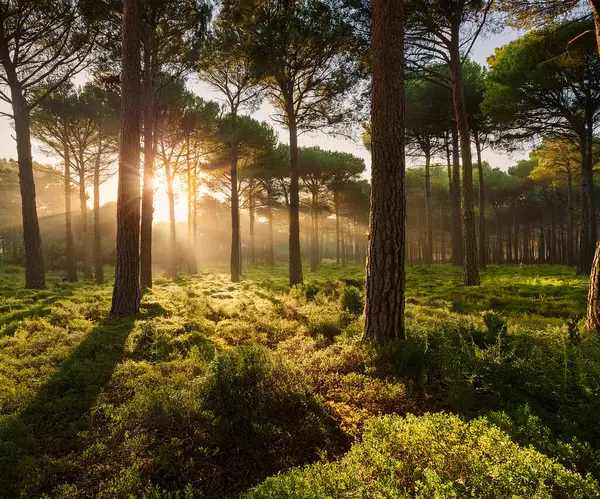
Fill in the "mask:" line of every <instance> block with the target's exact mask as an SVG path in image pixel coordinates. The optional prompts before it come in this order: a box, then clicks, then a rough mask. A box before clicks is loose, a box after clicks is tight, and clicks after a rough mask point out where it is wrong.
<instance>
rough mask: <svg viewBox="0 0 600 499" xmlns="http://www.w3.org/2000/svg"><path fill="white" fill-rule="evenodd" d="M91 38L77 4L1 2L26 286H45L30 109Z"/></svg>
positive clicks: (80, 60)
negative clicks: (15, 147)
mask: <svg viewBox="0 0 600 499" xmlns="http://www.w3.org/2000/svg"><path fill="white" fill-rule="evenodd" d="M93 39H94V37H93V35H92V34H91V33H90V31H89V30H88V29H87V28H86V26H85V23H84V22H83V18H82V16H81V14H80V12H79V10H78V4H77V3H73V2H69V1H64V0H48V1H29V2H17V1H6V2H2V4H1V5H0V64H1V71H0V85H2V86H3V87H4V88H5V89H7V90H0V99H2V100H3V101H5V102H7V103H9V104H10V105H11V108H12V113H10V114H9V115H8V116H9V117H10V118H12V120H13V123H14V127H15V138H16V142H17V157H18V163H19V185H20V188H21V201H22V202H21V211H22V216H23V241H24V249H25V287H26V288H44V287H45V286H46V277H45V273H44V261H43V257H42V244H41V237H40V228H39V222H38V216H37V208H36V201H35V198H36V193H35V183H34V178H33V162H32V158H31V132H30V112H31V110H32V109H34V108H35V107H36V106H37V105H38V104H39V103H40V102H42V101H43V100H44V99H45V98H46V97H47V96H48V95H50V94H51V93H52V92H53V91H54V90H55V89H56V88H58V87H59V86H60V85H61V84H62V83H64V82H65V81H66V80H68V79H69V78H70V77H71V76H72V75H74V74H75V73H77V72H78V71H81V70H82V69H83V68H84V67H85V64H86V61H87V56H88V54H89V52H90V50H91V47H92V42H93Z"/></svg>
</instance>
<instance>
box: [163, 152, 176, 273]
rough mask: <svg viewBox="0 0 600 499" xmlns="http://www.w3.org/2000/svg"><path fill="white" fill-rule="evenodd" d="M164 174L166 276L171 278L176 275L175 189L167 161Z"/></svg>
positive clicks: (173, 174)
mask: <svg viewBox="0 0 600 499" xmlns="http://www.w3.org/2000/svg"><path fill="white" fill-rule="evenodd" d="M165 176H166V177H167V178H166V180H167V199H168V202H169V254H168V256H167V277H169V278H170V279H173V278H174V277H176V276H177V262H178V255H177V253H178V251H177V225H176V220H175V191H174V190H173V182H174V180H175V178H174V177H175V173H172V172H171V165H170V163H169V161H165Z"/></svg>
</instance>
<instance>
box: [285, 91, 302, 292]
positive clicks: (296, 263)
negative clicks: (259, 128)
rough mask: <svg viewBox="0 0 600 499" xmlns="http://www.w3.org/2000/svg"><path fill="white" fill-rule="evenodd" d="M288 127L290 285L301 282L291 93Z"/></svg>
mask: <svg viewBox="0 0 600 499" xmlns="http://www.w3.org/2000/svg"><path fill="white" fill-rule="evenodd" d="M286 101H287V102H286V105H287V117H288V127H289V133H290V168H291V171H290V240H289V273H290V276H289V277H290V286H295V285H297V284H302V282H303V278H302V255H301V251H300V194H299V189H300V186H299V177H300V170H299V164H298V130H297V125H296V117H295V111H294V102H293V98H292V95H291V94H289V95H288V96H287V99H286Z"/></svg>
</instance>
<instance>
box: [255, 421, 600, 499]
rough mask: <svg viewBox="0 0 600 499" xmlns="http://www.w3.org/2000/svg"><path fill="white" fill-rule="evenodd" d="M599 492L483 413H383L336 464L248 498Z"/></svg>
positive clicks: (299, 473)
mask: <svg viewBox="0 0 600 499" xmlns="http://www.w3.org/2000/svg"><path fill="white" fill-rule="evenodd" d="M599 493H600V488H599V487H598V484H597V482H595V481H594V480H593V479H589V478H584V477H582V476H581V475H579V474H578V473H576V472H573V471H570V470H568V469H566V468H565V467H563V466H562V465H560V464H558V463H557V462H555V461H554V460H552V459H550V458H548V457H546V456H544V455H543V454H540V453H539V452H537V451H535V450H533V449H531V448H522V447H520V446H519V445H518V444H515V443H514V442H512V441H511V439H510V437H508V435H506V434H505V433H504V432H502V431H501V430H499V429H498V428H497V427H495V426H494V425H492V424H490V423H489V422H488V421H487V420H486V419H484V418H480V419H477V420H475V421H472V422H470V423H465V422H463V421H462V420H461V419H459V418H458V417H456V416H452V415H447V414H443V413H437V414H427V415H425V416H422V417H416V416H407V417H406V418H401V417H398V416H385V417H382V418H377V419H375V420H373V422H372V423H370V424H369V425H368V427H367V429H366V431H365V434H364V436H363V440H362V441H361V442H360V443H357V444H355V445H354V446H353V447H352V449H351V450H350V451H349V452H348V453H347V454H346V455H345V456H344V457H343V458H342V459H341V460H340V461H339V462H337V463H318V464H314V465H312V466H309V467H307V468H304V469H302V470H299V469H296V470H293V471H291V472H289V473H286V474H281V475H278V476H275V477H271V478H269V479H267V480H266V481H265V482H263V483H262V484H261V485H259V486H258V487H256V488H254V489H252V490H250V491H249V492H248V493H247V496H246V497H248V498H261V497H265V498H267V497H269V498H270V497H278V498H286V497H288V498H307V499H308V498H312V497H356V496H359V497H396V498H410V497H422V498H438V497H478V498H490V499H492V498H493V499H499V498H507V499H510V498H514V497H537V498H553V497H565V498H567V497H569V498H581V499H583V498H590V497H596V496H597V495H598V494H599Z"/></svg>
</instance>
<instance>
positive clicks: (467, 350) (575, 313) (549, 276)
mask: <svg viewBox="0 0 600 499" xmlns="http://www.w3.org/2000/svg"><path fill="white" fill-rule="evenodd" d="M305 275H306V277H307V278H308V279H307V283H306V284H305V285H304V286H303V287H302V288H298V289H294V290H291V291H288V290H287V288H286V284H287V274H286V269H285V268H283V267H277V268H274V269H270V268H267V267H256V268H250V269H247V271H246V274H245V278H244V280H243V281H242V282H241V283H239V284H232V283H230V282H228V278H227V275H226V274H225V273H222V272H221V273H220V272H218V271H217V272H208V271H207V272H203V273H201V274H200V275H199V276H197V277H189V276H182V277H180V278H179V279H177V280H176V281H174V282H171V281H168V280H164V279H159V280H157V283H156V285H155V287H154V289H153V290H151V291H149V292H147V293H146V294H145V295H144V297H143V303H142V311H141V313H140V315H139V316H138V317H136V318H135V320H113V319H110V318H108V311H109V308H110V287H109V286H104V287H96V286H94V285H92V284H91V283H78V284H67V283H64V282H62V281H61V280H60V278H59V276H51V277H50V279H49V288H48V290H45V291H36V292H32V291H24V290H23V275H22V270H21V269H20V268H17V267H12V266H8V265H2V266H0V490H2V491H3V495H5V496H7V497H18V496H21V497H32V496H33V497H35V496H40V495H42V494H48V495H50V496H52V497H65V498H66V497H90V496H97V497H130V496H131V495H133V496H136V497H141V496H147V497H177V496H179V497H236V496H238V495H239V494H242V493H245V491H247V490H249V489H250V488H251V487H254V486H257V485H258V484H259V483H260V482H261V481H263V480H265V479H266V478H267V477H269V476H271V475H276V474H277V473H280V472H285V471H286V470H294V469H296V471H292V472H291V473H292V474H291V475H282V476H281V479H280V481H277V480H279V479H272V480H269V481H267V482H265V484H264V485H263V486H261V487H259V488H258V489H255V490H253V491H252V492H249V493H250V494H251V495H255V496H257V497H280V496H281V497H285V496H289V497H318V496H320V495H321V492H319V493H318V494H316V492H315V491H321V490H325V491H331V492H330V495H332V496H333V497H338V496H339V497H343V496H344V493H345V492H344V490H345V491H346V492H347V491H349V490H350V491H351V490H356V488H357V487H358V488H361V487H362V488H363V489H364V491H365V492H364V494H365V496H374V495H375V496H376V495H377V494H379V495H382V494H383V495H384V496H389V495H390V494H391V495H392V496H393V494H392V489H391V488H390V487H396V492H397V495H396V496H397V497H404V496H403V495H402V494H403V493H407V494H410V493H413V494H414V493H419V494H422V496H423V497H440V495H439V494H442V495H441V497H444V496H447V495H449V494H451V493H455V494H457V495H458V496H459V497H462V496H465V495H466V492H465V491H466V490H469V491H472V492H471V495H472V494H475V495H477V496H482V497H483V496H486V494H488V495H487V496H488V497H511V496H510V494H511V493H514V494H516V495H519V494H521V495H523V496H532V495H535V494H537V495H536V497H590V494H592V495H593V494H594V493H597V491H598V489H597V484H596V482H595V481H594V480H595V479H598V478H599V477H600V453H598V451H597V449H598V448H600V428H599V427H598V425H597V415H598V413H599V412H600V344H599V341H598V338H596V337H595V336H593V335H590V334H588V333H586V332H584V331H582V330H580V329H579V327H578V326H577V319H578V317H580V316H581V315H582V314H583V311H584V307H585V297H586V286H587V283H586V281H585V280H584V279H582V278H579V277H574V276H573V273H572V272H571V271H569V270H566V269H564V268H561V267H552V266H526V267H523V268H521V267H518V266H502V267H498V266H490V267H489V269H488V270H487V271H486V272H485V273H484V274H483V279H482V286H481V287H479V288H472V289H467V290H465V289H464V288H463V287H462V285H461V282H462V274H461V272H460V269H457V268H452V267H450V266H429V267H410V268H409V269H408V286H407V293H408V298H407V302H408V305H407V330H408V331H407V339H406V340H405V341H402V342H398V343H395V344H393V345H390V346H389V347H388V348H386V349H385V350H383V351H380V352H376V351H374V350H373V349H372V348H371V347H369V346H368V345H366V344H364V343H362V341H361V328H362V319H361V317H360V310H361V306H362V299H363V296H362V282H363V278H364V274H363V271H362V269H360V268H357V267H336V266H323V268H322V269H321V270H320V271H319V272H318V273H317V274H314V275H313V274H310V272H308V271H306V274H305ZM441 411H445V412H446V413H449V412H452V413H456V414H458V415H460V416H461V417H462V418H463V419H462V421H461V420H458V419H456V418H452V417H450V416H445V415H443V414H441ZM425 413H440V414H436V415H433V416H421V415H423V414H425ZM386 414H397V415H399V416H393V417H392V416H390V417H389V418H387V419H377V418H378V417H380V416H383V415H386ZM405 414H414V415H417V416H419V417H416V418H412V419H404V418H402V417H400V416H403V415H405ZM390 418H391V419H390ZM482 418H485V419H482ZM463 421H466V422H468V421H472V422H471V423H465V422H463ZM365 428H367V430H366V432H365ZM382 428H383V429H385V431H383V430H382ZM445 429H450V433H451V434H457V435H466V437H465V439H466V440H465V441H466V442H467V443H466V444H465V445H466V447H464V449H463V448H460V449H459V448H458V447H456V446H457V445H459V443H458V442H457V440H456V438H454V439H453V438H449V440H447V441H446V440H443V442H445V443H440V445H441V446H442V447H444V448H446V449H450V450H449V451H448V452H449V453H448V455H444V453H443V452H441V451H440V452H439V453H438V452H437V451H436V452H433V451H431V452H429V453H419V452H417V453H414V454H411V458H410V460H404V459H403V458H401V456H404V455H405V452H404V451H403V450H402V448H403V447H402V445H404V444H406V445H408V447H407V449H408V450H410V445H409V444H410V442H411V439H412V438H416V437H415V435H421V437H419V438H422V439H423V441H424V442H429V441H431V440H432V439H434V440H437V439H438V436H439V435H440V432H442V433H443V432H444V431H446V430H445ZM407 432H408V433H407ZM385 434H390V435H392V434H393V435H396V436H395V437H394V439H392V440H390V441H392V442H396V443H395V444H394V446H392V447H389V449H387V448H386V449H387V450H385V451H384V450H382V449H381V445H382V442H383V441H386V442H387V438H384V437H383V436H382V435H385ZM407 435H409V437H410V438H409V437H407ZM467 437H468V438H467ZM461 438H462V437H461ZM382 439H383V440H382ZM407 439H408V440H407ZM484 440H485V441H486V442H492V443H494V449H495V451H494V452H493V453H492V454H493V455H491V456H489V459H488V460H485V459H481V456H479V455H478V454H477V452H475V450H474V449H476V448H478V447H480V445H481V442H482V441H484ZM403 442H404V443H403ZM406 442H408V443H406ZM388 443H389V442H388ZM353 444H354V445H353ZM386 445H388V444H386ZM389 445H391V444H389ZM423 445H425V444H423ZM460 445H462V444H460ZM351 448H352V450H351V451H350V453H348V451H349V449H351ZM377 449H379V450H377ZM461 449H462V450H461ZM503 449H504V450H503ZM374 452H380V453H382V454H377V456H376V455H375V454H373V453H374ZM344 456H345V457H344ZM361 456H362V457H361ZM449 456H450V457H449ZM478 456H479V457H478ZM367 457H368V459H369V460H373V462H372V466H371V465H365V466H364V467H362V466H361V465H360V462H364V460H363V458H365V459H367ZM449 460H450V461H452V462H454V461H456V462H460V463H462V465H461V466H463V468H461V469H454V468H452V469H448V471H447V472H443V470H444V469H446V468H448V466H447V463H448V462H450V461H449ZM336 462H337V463H339V464H328V463H336ZM309 463H317V464H316V465H314V467H309V468H306V469H304V468H302V466H303V465H306V464H309ZM318 463H321V464H318ZM406 463H411V464H410V466H409V465H407V464H406ZM501 463H506V465H502V466H501V465H500V464H501ZM407 466H408V468H407ZM399 468H402V470H403V471H402V473H403V474H402V476H403V477H404V478H402V481H401V482H394V483H395V484H396V485H393V484H392V482H389V483H388V482H386V483H380V482H377V481H375V482H377V483H375V482H374V481H373V477H374V476H397V475H398V473H399V471H398V470H399ZM300 470H304V471H300ZM411 470H412V471H411ZM418 470H420V471H418ZM461 473H462V475H461ZM465 473H467V474H468V475H469V477H472V479H470V480H471V481H469V482H465V483H463V484H462V485H460V486H458V485H456V483H459V484H460V483H461V482H460V480H462V478H461V477H462V476H463V475H464V474H465ZM490 476H496V477H499V478H498V482H497V484H498V487H497V489H490V488H489V487H490V483H492V484H493V483H495V482H490V481H489V477H490ZM511 476H512V477H521V478H522V479H521V478H519V480H521V481H517V482H518V483H517V482H514V481H511V480H510V479H509V478H510V477H511ZM344 477H348V478H347V479H346V478H344ZM506 477H509V478H506ZM586 477H587V478H586ZM356 480H358V482H356ZM457 480H458V482H457ZM523 480H524V481H523ZM300 482H301V483H302V484H303V485H302V487H300V486H299V485H298V483H300ZM533 482H535V484H537V485H532V483H533ZM399 483H401V485H398V484H399ZM290 484H291V485H290ZM449 484H454V485H449ZM486 484H487V485H486ZM511 484H512V485H511ZM290 487H292V488H290ZM314 487H317V488H314ZM323 487H324V488H323ZM398 487H400V488H398ZM486 487H487V488H486ZM511 487H513V488H511ZM400 489H401V490H400ZM293 490H297V492H298V493H297V494H296V493H295V492H290V491H293ZM490 490H492V492H489V491H490ZM494 490H496V492H497V494H496V495H493V491H494ZM328 493H329V492H328ZM177 494H178V495H177ZM315 494H316V495H315ZM436 494H438V495H437V496H436ZM489 494H492V495H489Z"/></svg>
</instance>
